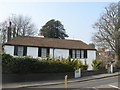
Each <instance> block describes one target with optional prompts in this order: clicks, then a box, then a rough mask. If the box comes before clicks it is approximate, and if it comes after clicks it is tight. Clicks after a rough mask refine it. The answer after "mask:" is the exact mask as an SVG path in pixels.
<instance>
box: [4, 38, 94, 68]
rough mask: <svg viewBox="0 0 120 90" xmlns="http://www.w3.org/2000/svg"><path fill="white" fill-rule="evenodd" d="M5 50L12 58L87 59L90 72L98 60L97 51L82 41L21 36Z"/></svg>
mask: <svg viewBox="0 0 120 90" xmlns="http://www.w3.org/2000/svg"><path fill="white" fill-rule="evenodd" d="M4 50H5V52H6V53H7V54H10V55H12V56H32V57H34V58H37V57H46V56H47V55H50V57H55V58H61V57H63V58H68V56H70V57H71V58H77V59H80V60H81V61H82V62H84V59H86V60H87V64H88V65H89V68H88V69H89V70H91V69H92V66H91V63H92V60H93V59H96V49H95V48H93V47H91V46H89V45H87V44H86V43H84V42H82V41H80V40H67V39H56V38H42V37H30V36H24V37H23V36H20V37H16V38H13V39H12V40H10V41H8V42H7V43H5V44H4Z"/></svg>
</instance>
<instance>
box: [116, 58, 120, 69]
mask: <svg viewBox="0 0 120 90" xmlns="http://www.w3.org/2000/svg"><path fill="white" fill-rule="evenodd" d="M116 67H117V69H120V60H118V61H117V64H116Z"/></svg>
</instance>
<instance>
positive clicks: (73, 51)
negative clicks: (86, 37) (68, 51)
mask: <svg viewBox="0 0 120 90" xmlns="http://www.w3.org/2000/svg"><path fill="white" fill-rule="evenodd" d="M72 58H75V50H72Z"/></svg>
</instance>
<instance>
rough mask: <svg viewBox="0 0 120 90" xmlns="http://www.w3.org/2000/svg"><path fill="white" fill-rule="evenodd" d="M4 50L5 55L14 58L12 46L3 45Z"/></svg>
mask: <svg viewBox="0 0 120 90" xmlns="http://www.w3.org/2000/svg"><path fill="white" fill-rule="evenodd" d="M4 50H5V53H6V54H10V55H12V56H14V46H11V45H5V46H4Z"/></svg>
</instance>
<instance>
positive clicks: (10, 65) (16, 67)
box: [2, 54, 88, 73]
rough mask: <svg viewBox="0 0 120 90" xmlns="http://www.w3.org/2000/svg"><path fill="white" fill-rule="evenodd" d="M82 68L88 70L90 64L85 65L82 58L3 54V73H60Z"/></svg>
mask: <svg viewBox="0 0 120 90" xmlns="http://www.w3.org/2000/svg"><path fill="white" fill-rule="evenodd" d="M78 68H81V69H82V70H87V68H88V65H87V64H86V65H83V64H82V62H81V61H80V60H75V59H74V60H71V58H70V57H68V59H62V60H55V59H52V60H51V59H47V60H39V59H35V58H31V57H12V56H10V55H8V54H2V69H3V70H2V71H3V73H43V72H44V73H54V72H55V73H58V72H73V71H74V70H76V69H78Z"/></svg>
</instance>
